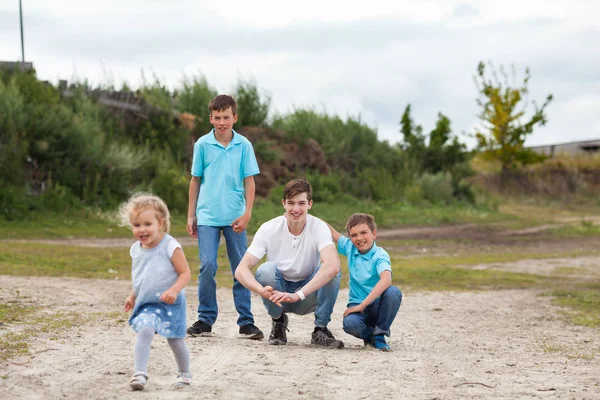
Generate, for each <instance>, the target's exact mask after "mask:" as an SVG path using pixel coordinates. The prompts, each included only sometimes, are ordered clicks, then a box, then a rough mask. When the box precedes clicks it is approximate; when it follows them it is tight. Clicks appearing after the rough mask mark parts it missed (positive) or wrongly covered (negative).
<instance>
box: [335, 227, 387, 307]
mask: <svg viewBox="0 0 600 400" xmlns="http://www.w3.org/2000/svg"><path fill="white" fill-rule="evenodd" d="M338 253H340V254H341V255H344V256H346V257H348V270H349V271H350V294H349V295H348V303H362V301H363V300H364V299H366V298H367V296H368V295H369V293H371V291H372V290H373V288H374V287H375V285H377V283H378V282H379V275H381V273H382V272H383V271H390V273H391V272H392V264H391V262H390V256H389V254H388V253H387V251H385V250H384V249H382V248H381V247H377V245H376V244H375V243H373V247H371V250H369V251H368V252H367V253H365V254H360V252H359V251H358V249H357V248H356V247H355V246H354V244H353V243H352V241H351V240H350V239H348V238H347V237H345V236H340V239H339V240H338Z"/></svg>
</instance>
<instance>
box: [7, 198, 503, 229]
mask: <svg viewBox="0 0 600 400" xmlns="http://www.w3.org/2000/svg"><path fill="white" fill-rule="evenodd" d="M283 211H284V210H283V207H282V206H281V203H277V204H275V203H274V202H273V201H271V200H268V199H258V200H257V201H256V204H255V206H254V208H253V211H252V219H251V220H250V224H249V225H248V232H249V233H250V234H254V233H255V232H256V230H257V229H258V228H259V227H260V225H261V224H262V223H263V222H266V221H268V220H270V219H271V218H274V217H277V216H279V215H282V214H283ZM355 212H367V213H371V214H373V215H375V217H376V218H377V223H378V225H379V226H380V227H381V228H397V227H399V226H404V225H441V224H449V223H452V224H454V223H489V222H497V221H504V220H511V219H514V217H513V216H511V215H504V214H502V213H500V212H498V211H496V210H494V209H493V208H491V207H488V206H486V205H481V206H469V205H449V206H437V205H423V206H413V205H407V204H401V203H392V204H383V203H375V202H370V201H361V200H356V201H354V202H350V203H347V202H344V203H319V202H317V203H315V205H314V206H313V208H312V209H311V213H312V214H314V215H315V216H318V217H319V218H322V219H324V220H325V221H327V222H329V223H331V224H332V225H333V226H335V227H336V228H339V229H343V227H344V226H345V224H346V220H347V219H348V217H350V215H352V214H353V213H355ZM114 215H115V211H112V212H101V211H97V210H90V209H83V210H71V211H66V212H65V213H37V214H35V213H34V214H31V215H29V217H28V218H27V219H25V220H18V221H12V220H4V219H0V237H2V238H6V239H48V238H54V239H67V238H119V237H130V236H131V231H130V230H129V229H128V228H126V227H119V226H118V224H117V221H116V219H115V217H114ZM186 222H187V217H186V216H185V215H183V214H177V213H176V214H173V215H172V216H171V234H172V235H174V236H187V233H186Z"/></svg>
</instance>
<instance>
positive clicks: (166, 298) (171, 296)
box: [159, 288, 179, 304]
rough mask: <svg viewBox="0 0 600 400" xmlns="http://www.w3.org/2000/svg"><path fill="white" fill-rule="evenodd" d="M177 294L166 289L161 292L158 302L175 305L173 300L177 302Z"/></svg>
mask: <svg viewBox="0 0 600 400" xmlns="http://www.w3.org/2000/svg"><path fill="white" fill-rule="evenodd" d="M178 294H179V293H177V291H175V290H173V289H172V288H171V289H167V290H165V291H164V292H163V294H162V295H161V296H160V298H159V300H160V301H162V302H164V303H167V304H173V303H175V300H177V295H178Z"/></svg>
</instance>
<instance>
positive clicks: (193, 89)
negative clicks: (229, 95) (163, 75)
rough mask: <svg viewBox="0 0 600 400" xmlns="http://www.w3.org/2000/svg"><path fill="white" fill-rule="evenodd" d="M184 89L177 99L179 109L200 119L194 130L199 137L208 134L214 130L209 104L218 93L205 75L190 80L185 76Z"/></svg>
mask: <svg viewBox="0 0 600 400" xmlns="http://www.w3.org/2000/svg"><path fill="white" fill-rule="evenodd" d="M182 84H183V89H181V91H180V92H179V95H178V97H177V109H178V110H179V111H181V112H188V113H191V114H194V115H195V116H196V117H198V125H197V126H196V129H195V130H194V133H196V134H197V135H198V136H201V135H204V134H205V133H208V132H209V131H210V130H211V129H212V125H211V123H210V113H209V111H208V103H209V102H210V101H211V100H212V99H213V98H214V97H215V96H217V94H218V93H217V91H216V90H215V89H214V88H213V87H212V86H210V85H209V83H208V80H206V77H204V76H203V75H200V76H194V77H191V78H188V77H186V76H184V78H183V81H182Z"/></svg>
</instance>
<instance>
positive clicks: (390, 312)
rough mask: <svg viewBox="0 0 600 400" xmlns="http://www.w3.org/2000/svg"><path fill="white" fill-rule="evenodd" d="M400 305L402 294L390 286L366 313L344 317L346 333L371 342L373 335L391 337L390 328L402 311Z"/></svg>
mask: <svg viewBox="0 0 600 400" xmlns="http://www.w3.org/2000/svg"><path fill="white" fill-rule="evenodd" d="M400 303H402V292H400V289H398V288H397V287H396V286H390V287H389V288H387V289H386V290H385V291H384V292H383V293H382V294H381V296H379V298H378V299H377V300H375V301H374V302H373V303H371V304H369V305H368V306H367V308H365V311H363V312H362V313H352V314H348V315H347V316H346V317H344V322H343V326H344V332H346V333H347V334H349V335H352V336H355V337H357V338H360V339H364V340H369V339H370V338H371V336H373V335H386V336H390V326H391V325H392V323H393V322H394V318H396V314H397V313H398V310H399V309H400ZM356 305H358V303H349V304H348V307H352V306H356Z"/></svg>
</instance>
